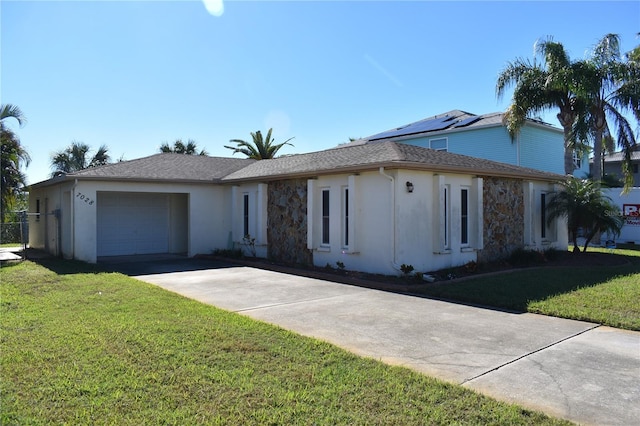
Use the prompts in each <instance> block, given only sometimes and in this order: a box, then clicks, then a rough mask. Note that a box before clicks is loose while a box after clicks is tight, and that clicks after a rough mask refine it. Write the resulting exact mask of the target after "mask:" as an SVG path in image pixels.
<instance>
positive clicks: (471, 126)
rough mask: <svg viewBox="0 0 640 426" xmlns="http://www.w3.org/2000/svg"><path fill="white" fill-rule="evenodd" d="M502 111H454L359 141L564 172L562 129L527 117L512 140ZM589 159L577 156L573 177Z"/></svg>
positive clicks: (580, 174) (581, 172)
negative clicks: (408, 145) (416, 147)
mask: <svg viewBox="0 0 640 426" xmlns="http://www.w3.org/2000/svg"><path fill="white" fill-rule="evenodd" d="M503 116H504V114H503V113H500V112H495V113H490V114H483V115H476V114H472V113H469V112H465V111H460V110H453V111H449V112H445V113H443V114H438V115H436V116H433V117H428V118H425V119H423V120H420V121H416V122H414V123H410V124H407V125H404V126H400V127H397V128H395V129H391V130H387V131H384V132H382V133H378V134H375V135H373V136H369V137H367V138H364V139H363V140H362V141H357V142H358V143H362V142H367V143H375V142H384V141H393V142H399V143H406V144H410V145H416V146H421V147H423V148H431V149H435V150H438V151H447V152H452V153H455V154H463V155H469V156H471V157H477V158H484V159H487V160H492V161H498V162H501V163H507V164H513V165H516V166H522V167H529V168H532V169H537V170H542V171H546V172H552V173H558V174H564V148H563V146H564V143H563V141H564V137H563V132H562V129H559V128H557V127H554V126H552V125H550V124H548V123H545V122H543V121H540V120H527V122H526V123H525V125H524V126H523V128H522V130H521V131H520V134H519V135H518V137H516V138H515V140H512V139H511V137H510V136H509V132H508V131H507V128H506V126H505V125H504V124H503ZM584 160H586V159H576V167H577V168H576V170H575V171H574V176H577V177H584V176H586V175H587V174H588V173H589V164H588V161H584Z"/></svg>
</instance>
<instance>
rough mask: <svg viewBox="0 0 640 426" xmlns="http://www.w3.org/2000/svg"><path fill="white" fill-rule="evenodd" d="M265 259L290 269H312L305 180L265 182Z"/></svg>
mask: <svg viewBox="0 0 640 426" xmlns="http://www.w3.org/2000/svg"><path fill="white" fill-rule="evenodd" d="M267 194H268V195H267V200H268V201H267V241H269V245H268V256H269V259H272V260H275V261H278V262H284V263H286V264H290V265H312V264H313V255H312V253H311V251H310V250H309V249H307V180H306V179H292V180H281V181H275V182H269V185H268V191H267Z"/></svg>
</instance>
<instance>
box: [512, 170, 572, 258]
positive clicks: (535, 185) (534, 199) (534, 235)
mask: <svg viewBox="0 0 640 426" xmlns="http://www.w3.org/2000/svg"><path fill="white" fill-rule="evenodd" d="M559 189H560V188H559V187H558V186H556V185H554V184H552V183H548V182H534V181H526V182H524V183H523V192H524V205H525V212H524V215H525V221H524V247H525V249H527V250H539V251H543V250H547V249H558V250H566V249H567V246H568V244H569V233H568V229H567V222H566V219H565V218H558V219H557V220H556V221H555V222H554V223H552V224H546V232H545V234H546V235H545V236H544V237H543V236H542V227H543V224H542V222H543V220H542V194H546V201H547V202H549V199H550V198H551V197H552V196H553V192H554V191H556V190H559ZM545 222H546V221H545Z"/></svg>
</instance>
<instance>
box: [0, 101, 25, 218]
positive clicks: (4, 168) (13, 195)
mask: <svg viewBox="0 0 640 426" xmlns="http://www.w3.org/2000/svg"><path fill="white" fill-rule="evenodd" d="M8 118H13V119H15V120H16V121H17V122H18V124H20V125H23V124H24V123H25V122H26V119H25V116H24V114H23V113H22V111H21V110H20V108H18V107H17V106H15V105H12V104H5V105H1V106H0V147H1V149H0V151H1V152H0V163H1V164H0V170H1V172H0V175H1V180H2V182H1V191H0V222H4V221H5V218H6V214H7V212H8V211H10V210H11V209H13V208H15V207H16V206H17V203H18V202H19V201H20V200H21V197H22V196H23V193H24V187H25V186H26V182H27V179H26V176H25V175H24V173H23V172H22V167H23V166H25V167H26V166H28V165H29V162H30V161H31V158H30V156H29V153H28V152H27V151H26V150H25V149H24V147H23V146H22V145H21V144H20V138H19V137H18V135H16V134H15V132H13V131H12V130H11V129H9V128H8V127H7V126H5V120H6V119H8Z"/></svg>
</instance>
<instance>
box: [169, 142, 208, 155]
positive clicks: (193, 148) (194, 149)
mask: <svg viewBox="0 0 640 426" xmlns="http://www.w3.org/2000/svg"><path fill="white" fill-rule="evenodd" d="M160 152H165V153H169V152H173V153H175V154H187V155H196V154H197V155H207V151H205V150H204V149H201V150H200V152H198V144H197V143H196V142H195V141H194V140H193V139H189V140H188V141H187V143H186V144H185V143H184V142H182V139H176V141H175V142H174V143H173V146H171V145H169V144H168V143H167V142H164V143H163V144H162V145H160Z"/></svg>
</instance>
